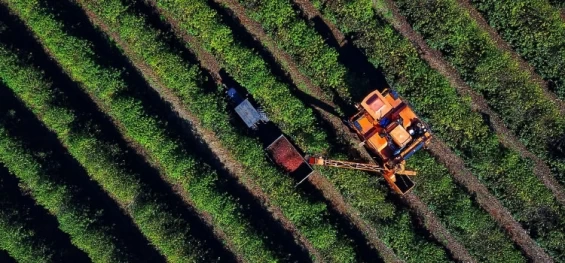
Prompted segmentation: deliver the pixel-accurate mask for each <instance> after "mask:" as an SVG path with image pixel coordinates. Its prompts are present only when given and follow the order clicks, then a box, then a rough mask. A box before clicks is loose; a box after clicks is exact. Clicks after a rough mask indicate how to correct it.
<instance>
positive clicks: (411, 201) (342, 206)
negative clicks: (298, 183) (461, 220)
mask: <svg viewBox="0 0 565 263" xmlns="http://www.w3.org/2000/svg"><path fill="white" fill-rule="evenodd" d="M216 1H218V2H220V3H223V4H225V6H227V7H228V8H229V9H230V10H231V11H232V12H233V14H234V15H235V17H236V18H237V19H238V20H239V21H240V23H241V24H242V25H244V27H245V28H246V30H247V31H248V32H249V33H250V34H252V35H253V37H255V38H256V39H258V40H259V41H260V42H261V43H263V45H265V46H266V49H267V50H268V51H269V52H270V53H271V54H272V55H273V56H274V57H275V59H276V60H277V61H278V62H279V63H280V64H281V65H283V67H284V68H285V70H286V71H287V72H288V73H289V74H290V76H291V79H292V80H293V82H294V83H295V85H296V86H297V87H300V86H302V85H304V86H305V87H306V88H307V91H306V92H307V93H309V94H311V95H313V96H315V97H316V98H317V99H320V100H322V101H323V102H324V103H326V104H327V105H330V106H331V107H333V108H337V106H336V105H335V104H334V103H333V102H332V101H330V100H328V98H327V95H326V94H325V92H323V90H322V89H321V88H320V87H318V86H316V85H315V84H314V83H312V81H311V80H310V78H309V77H307V76H305V75H304V74H302V73H301V72H300V70H299V67H298V66H297V65H296V63H295V62H294V61H293V59H292V58H291V57H290V55H288V53H286V52H284V51H283V50H281V49H279V48H278V47H277V46H276V44H275V42H274V41H273V40H272V39H271V38H270V37H269V36H268V35H267V34H266V33H265V32H264V30H263V28H262V26H261V25H260V24H259V23H257V22H256V21H254V20H252V19H250V18H249V17H247V15H246V14H245V10H244V9H243V7H242V6H241V5H239V3H238V2H237V1H235V0H216ZM301 3H302V4H304V3H305V2H304V1H301ZM303 9H304V10H308V13H309V14H316V12H315V9H313V6H311V5H310V6H309V7H303ZM305 13H306V12H305ZM308 16H309V17H310V15H308ZM330 28H333V29H332V34H333V35H334V36H338V37H340V39H341V40H344V39H345V37H344V36H343V34H342V33H341V32H340V31H339V30H337V28H336V27H335V26H332V27H330ZM338 42H339V43H344V41H338ZM310 106H312V107H313V108H314V109H316V110H317V111H318V112H319V113H320V114H321V115H322V117H323V118H324V119H325V120H326V121H328V122H329V123H330V124H331V125H332V126H333V128H334V130H335V131H336V132H337V133H338V135H340V136H341V137H343V138H345V139H346V140H347V141H348V142H349V143H350V144H351V145H358V140H357V138H356V137H354V136H352V135H351V133H350V132H349V130H348V128H347V127H345V125H343V123H342V121H341V119H340V118H339V117H337V116H335V115H332V114H330V113H328V112H327V111H324V110H322V109H320V108H319V107H317V106H316V105H310ZM356 150H357V151H358V152H360V153H361V154H362V155H363V157H364V158H365V160H371V161H372V158H371V157H370V155H369V153H368V152H367V151H366V150H365V149H364V148H363V147H356ZM317 174H318V173H317ZM318 175H319V174H318ZM311 182H312V183H313V184H314V185H315V186H316V187H317V188H319V189H320V190H322V192H323V193H324V196H326V198H328V199H329V200H331V202H332V204H333V205H334V206H335V207H336V208H337V209H338V211H345V212H346V214H345V215H346V216H347V217H348V218H350V220H351V221H352V222H353V223H354V224H355V225H356V226H357V227H358V228H359V229H361V230H363V232H364V233H370V234H369V235H368V236H367V239H369V241H370V242H371V243H372V245H373V246H374V247H375V248H377V250H379V252H380V253H381V254H382V255H383V257H384V258H385V259H386V260H388V261H398V260H400V259H399V258H398V257H397V256H396V255H395V254H394V252H393V251H392V250H391V249H390V248H388V247H387V246H386V245H385V244H384V243H383V242H382V241H381V240H380V239H378V238H376V237H377V235H376V233H377V232H376V230H375V229H373V227H371V226H369V225H368V224H367V223H366V222H364V221H363V220H362V219H361V218H360V217H359V216H358V215H359V212H358V211H356V210H355V209H354V208H353V207H351V206H350V205H348V204H347V203H346V202H345V201H344V200H343V197H342V196H341V195H340V194H339V192H338V191H337V189H335V186H333V185H332V184H331V182H329V181H328V179H327V178H325V177H323V176H313V177H311ZM404 200H405V201H406V202H407V203H408V205H409V206H410V208H411V209H413V210H414V211H415V212H416V214H418V215H419V216H420V217H421V218H423V219H424V221H425V222H427V223H426V227H427V228H428V230H429V231H430V232H431V233H432V235H434V237H435V238H436V239H437V240H439V241H440V242H441V243H442V244H444V245H445V246H446V247H447V249H449V250H450V251H451V253H452V254H453V256H454V257H455V258H457V259H458V260H461V261H464V262H474V261H475V260H474V259H473V258H472V257H471V256H470V254H469V253H468V251H467V250H466V249H465V248H464V247H463V246H462V245H461V244H460V243H459V242H458V241H457V240H456V239H455V238H454V237H453V236H451V234H450V233H449V232H448V231H447V229H445V227H444V226H443V225H442V224H441V223H440V220H439V219H438V218H437V217H436V216H435V215H434V214H433V212H431V211H430V210H429V209H428V208H427V206H426V205H425V204H424V203H423V202H422V201H421V200H420V199H419V198H418V197H417V196H415V195H414V194H410V195H408V196H407V197H406V198H404Z"/></svg>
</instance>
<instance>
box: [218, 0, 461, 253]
mask: <svg viewBox="0 0 565 263" xmlns="http://www.w3.org/2000/svg"><path fill="white" fill-rule="evenodd" d="M208 2H209V3H210V4H211V5H212V6H214V8H215V9H216V10H217V11H218V12H219V13H220V14H222V17H232V22H233V23H229V24H228V25H229V26H230V28H231V29H232V31H234V32H236V33H235V35H237V36H238V37H240V38H239V39H240V40H241V42H242V43H246V44H249V43H250V44H249V45H248V46H250V47H251V48H253V49H254V50H257V51H258V53H259V54H260V55H261V56H262V57H263V58H264V59H265V60H266V61H267V62H268V64H269V65H270V68H271V69H274V70H273V71H274V73H275V75H277V77H279V78H280V79H282V80H283V81H284V82H286V83H288V84H290V85H291V86H293V84H292V80H291V79H290V78H289V77H288V75H287V74H285V72H284V69H283V68H282V67H281V66H280V65H279V64H278V63H276V60H275V59H274V58H273V57H272V55H271V54H270V53H269V52H268V51H267V50H265V48H264V47H263V46H262V45H261V43H260V42H258V41H257V40H255V39H254V38H253V37H252V36H251V35H250V34H249V33H248V32H247V31H246V30H245V28H244V27H243V26H242V25H240V24H239V23H238V22H237V20H236V19H235V18H233V15H232V14H230V12H228V11H226V10H222V8H221V6H219V5H217V4H214V3H213V1H211V0H208ZM312 23H313V25H312V26H314V27H315V29H316V30H317V32H318V33H319V34H321V35H322V37H323V38H324V39H325V40H326V43H327V44H328V45H330V46H331V47H333V48H334V49H335V50H337V51H338V54H339V57H338V59H339V62H340V63H341V64H343V65H345V66H346V69H347V75H346V82H347V83H348V84H349V85H348V87H355V89H351V88H350V89H349V93H350V94H351V96H352V98H353V100H354V101H361V100H362V99H363V98H364V97H365V96H366V94H368V93H370V92H372V91H373V90H375V89H378V90H381V91H382V90H383V89H384V88H387V87H390V86H389V85H388V83H387V81H386V79H385V77H384V74H383V72H382V69H378V68H375V66H374V65H373V64H372V63H371V62H370V61H369V60H368V59H367V57H366V56H365V55H364V54H363V52H362V51H361V50H359V49H358V48H357V47H355V46H354V44H353V39H354V36H346V39H347V41H346V43H345V45H343V46H340V45H339V44H338V42H337V41H336V40H335V38H334V37H333V34H332V32H331V30H330V29H329V27H328V26H327V24H325V22H323V19H321V18H320V17H315V18H314V19H313V20H312ZM242 39H243V40H242ZM293 87H294V86H293ZM297 91H298V89H296V88H294V89H292V90H291V92H292V93H293V95H294V96H296V97H297V98H299V99H300V100H301V101H302V102H304V103H305V104H306V105H311V104H310V103H311V100H310V98H308V97H305V96H304V95H305V93H303V92H297ZM334 96H335V97H336V99H335V100H336V101H337V102H336V101H334V102H335V103H336V104H337V105H338V107H341V108H340V110H341V111H342V112H344V113H346V114H353V113H355V112H356V110H354V109H352V108H351V105H344V104H342V103H344V101H345V100H344V99H343V98H340V97H339V95H338V94H337V93H334ZM314 99H316V98H314ZM314 113H315V115H316V117H317V119H318V120H320V125H321V128H322V129H324V130H325V131H328V133H329V136H328V138H330V140H331V145H332V147H333V148H332V149H331V151H333V152H341V153H348V155H349V157H350V158H351V159H352V160H360V159H361V157H360V156H359V153H358V152H356V150H355V149H354V148H353V147H352V146H351V145H349V144H348V143H346V142H342V141H340V140H339V139H338V138H339V136H338V134H337V133H336V132H335V131H334V130H333V127H332V125H331V124H330V123H329V122H328V121H326V120H325V119H324V118H322V117H321V116H320V114H319V112H316V111H314ZM371 176H372V177H374V178H375V180H378V179H379V178H377V177H376V176H375V175H374V174H371ZM380 182H381V185H383V186H385V187H386V188H387V189H388V186H387V185H386V183H384V182H383V181H380ZM386 200H387V201H388V202H390V203H392V204H394V205H395V207H396V209H397V210H403V211H406V212H408V213H409V215H410V218H411V221H412V224H413V227H412V230H413V232H415V233H416V234H417V235H419V236H420V237H422V238H423V239H425V240H427V241H428V242H432V243H434V244H436V245H437V246H439V247H443V245H442V244H441V243H439V242H438V241H437V240H436V239H434V238H432V235H431V233H430V232H429V230H428V229H427V228H426V227H425V225H424V222H422V221H421V219H420V218H419V217H418V216H417V214H416V213H415V212H413V211H412V210H410V209H408V208H407V207H406V205H407V204H406V201H405V200H404V199H403V198H401V196H399V195H396V194H394V193H391V192H389V193H388V194H387V195H386ZM383 223H385V224H388V223H387V222H383ZM362 238H363V237H362ZM446 252H447V253H448V255H449V256H451V257H452V255H451V254H450V252H449V251H447V250H446Z"/></svg>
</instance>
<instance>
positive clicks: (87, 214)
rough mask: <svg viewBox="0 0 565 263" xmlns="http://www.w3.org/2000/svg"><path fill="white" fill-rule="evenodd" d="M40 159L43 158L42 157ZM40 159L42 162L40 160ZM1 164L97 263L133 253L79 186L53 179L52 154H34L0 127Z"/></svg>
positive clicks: (72, 240)
mask: <svg viewBox="0 0 565 263" xmlns="http://www.w3.org/2000/svg"><path fill="white" fill-rule="evenodd" d="M40 156H43V158H41V157H40ZM40 158H41V159H40ZM0 162H2V163H4V165H5V166H6V168H8V170H9V171H10V172H11V173H12V174H14V175H15V176H17V177H18V178H19V179H20V180H21V182H22V183H24V184H25V185H26V187H27V188H28V189H29V190H30V192H31V195H32V196H33V198H34V199H35V200H36V202H37V203H38V204H39V205H41V206H43V207H45V209H47V210H48V211H49V212H50V213H51V214H53V215H55V216H56V217H57V221H58V222H59V228H60V229H61V230H62V231H63V232H66V233H67V234H69V236H70V237H71V242H72V243H73V244H74V245H75V246H77V247H78V248H80V249H82V250H83V251H85V252H86V253H87V254H88V255H89V257H90V258H91V259H92V261H94V262H124V261H128V260H131V256H132V254H131V253H132V252H131V251H128V250H127V249H125V248H124V247H122V246H121V245H120V243H119V241H117V237H116V236H115V231H116V229H114V228H115V227H113V226H111V225H110V224H109V223H110V222H102V220H101V216H102V215H103V214H104V212H103V211H100V210H97V209H96V208H94V207H93V206H92V205H91V204H89V202H87V201H85V200H84V199H79V198H78V195H79V191H80V190H79V189H78V186H75V185H70V184H67V183H66V182H64V181H62V180H60V179H59V180H57V179H54V177H55V175H56V173H57V171H50V169H49V168H48V167H50V166H53V165H56V164H55V162H56V161H54V160H51V159H50V158H49V153H45V152H41V153H39V152H31V151H30V150H29V149H26V148H25V146H24V145H23V144H22V142H21V141H20V140H18V138H16V137H15V136H14V135H12V134H10V133H9V132H8V130H7V129H6V127H5V123H1V124H0Z"/></svg>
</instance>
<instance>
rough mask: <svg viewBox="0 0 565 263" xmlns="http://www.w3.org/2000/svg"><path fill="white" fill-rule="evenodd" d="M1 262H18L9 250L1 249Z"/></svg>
mask: <svg viewBox="0 0 565 263" xmlns="http://www.w3.org/2000/svg"><path fill="white" fill-rule="evenodd" d="M0 262H2V263H17V261H16V260H15V259H14V258H12V257H11V256H10V255H9V254H8V252H7V251H5V250H2V249H0Z"/></svg>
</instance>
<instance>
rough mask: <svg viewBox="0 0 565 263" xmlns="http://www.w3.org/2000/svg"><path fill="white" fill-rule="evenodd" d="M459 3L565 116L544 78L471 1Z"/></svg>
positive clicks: (561, 103) (562, 103)
mask: <svg viewBox="0 0 565 263" xmlns="http://www.w3.org/2000/svg"><path fill="white" fill-rule="evenodd" d="M457 2H458V3H459V5H460V6H461V7H462V8H463V9H464V10H466V11H467V12H468V13H469V15H470V16H471V17H472V18H473V19H475V21H476V22H477V24H478V25H479V27H480V28H481V29H482V30H483V31H486V32H487V33H488V34H489V36H490V38H491V39H492V40H493V41H494V43H495V44H496V46H497V47H498V49H500V50H504V51H505V52H506V53H507V54H510V56H511V57H512V58H513V59H514V60H515V61H516V62H518V66H519V67H520V69H521V70H523V71H526V72H528V73H529V74H530V76H531V79H532V80H533V81H534V82H535V83H536V84H538V85H539V86H540V87H541V88H542V92H543V94H544V96H546V97H547V98H548V99H551V101H553V102H555V105H556V106H557V108H558V109H559V112H560V113H561V114H562V115H565V101H563V100H561V99H559V98H558V97H557V95H555V94H554V93H553V92H551V91H549V89H548V84H547V82H546V81H545V80H543V78H542V77H541V76H540V75H538V74H537V73H536V72H535V69H534V68H533V67H532V66H531V65H530V64H528V62H526V61H525V60H524V59H523V58H522V57H520V55H518V53H516V52H514V50H513V49H512V47H510V45H509V44H508V43H507V42H506V41H504V40H503V39H502V37H500V35H499V34H498V33H497V32H496V30H495V29H494V28H492V27H491V26H490V25H489V24H488V22H487V21H486V20H485V19H484V17H483V16H482V15H481V14H480V13H479V12H478V11H477V10H476V9H475V8H474V7H473V5H471V2H470V1H469V0H457Z"/></svg>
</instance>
